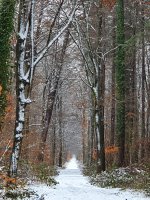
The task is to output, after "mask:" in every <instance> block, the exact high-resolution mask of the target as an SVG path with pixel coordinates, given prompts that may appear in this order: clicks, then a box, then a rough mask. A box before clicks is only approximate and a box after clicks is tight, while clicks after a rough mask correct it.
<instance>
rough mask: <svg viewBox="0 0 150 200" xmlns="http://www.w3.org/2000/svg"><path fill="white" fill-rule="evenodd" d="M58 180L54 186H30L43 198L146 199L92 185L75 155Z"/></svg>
mask: <svg viewBox="0 0 150 200" xmlns="http://www.w3.org/2000/svg"><path fill="white" fill-rule="evenodd" d="M56 180H57V181H58V182H59V184H57V185H56V186H54V187H48V186H46V185H33V186H32V187H31V188H32V189H33V190H34V191H36V192H37V194H38V195H39V196H41V195H43V196H44V199H45V200H114V199H115V200H148V199H149V198H146V197H144V196H143V195H142V194H139V193H134V192H132V191H129V190H128V191H121V190H119V189H105V188H99V187H96V186H93V185H91V184H90V183H89V181H88V178H87V177H84V176H83V175H82V173H81V171H80V169H79V167H78V163H77V160H76V158H75V157H73V158H72V159H71V160H70V162H68V163H67V164H66V168H65V169H64V170H61V171H60V174H59V176H57V177H56Z"/></svg>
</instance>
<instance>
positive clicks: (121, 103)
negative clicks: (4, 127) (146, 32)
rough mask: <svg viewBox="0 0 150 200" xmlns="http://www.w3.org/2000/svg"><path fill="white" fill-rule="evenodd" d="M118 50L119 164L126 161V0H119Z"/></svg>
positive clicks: (117, 124)
mask: <svg viewBox="0 0 150 200" xmlns="http://www.w3.org/2000/svg"><path fill="white" fill-rule="evenodd" d="M116 14H117V21H116V22H117V32H116V40H117V45H118V48H117V52H116V99H117V107H116V116H117V121H116V129H117V130H116V131H117V144H118V147H119V158H118V166H120V167H121V166H123V165H124V163H125V65H124V62H125V52H124V43H125V37H124V2H123V0H117V10H116Z"/></svg>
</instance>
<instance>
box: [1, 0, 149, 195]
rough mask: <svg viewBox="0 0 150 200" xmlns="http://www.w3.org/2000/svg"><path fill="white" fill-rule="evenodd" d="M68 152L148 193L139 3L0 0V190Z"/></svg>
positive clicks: (144, 12) (145, 54)
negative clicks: (125, 176) (123, 174)
mask: <svg viewBox="0 0 150 200" xmlns="http://www.w3.org/2000/svg"><path fill="white" fill-rule="evenodd" d="M73 155H75V156H76V158H77V159H78V160H79V161H80V162H81V163H82V165H83V173H84V174H86V175H88V176H92V175H93V174H94V177H99V178H93V180H92V181H95V182H96V183H97V182H98V181H100V180H99V179H101V178H100V177H101V174H103V173H104V172H105V171H106V172H107V171H111V170H114V169H120V168H122V169H128V170H130V172H132V173H134V172H133V168H134V169H135V168H136V169H139V170H143V171H145V173H146V177H144V178H143V177H142V178H141V176H140V178H139V179H140V181H141V182H143V181H144V183H145V186H139V187H144V189H145V187H146V190H147V191H148V190H150V1H149V0H55V1H54V0H0V188H3V187H6V188H7V187H10V188H12V187H14V185H15V186H16V185H23V184H26V182H27V180H28V179H30V180H38V181H39V180H40V181H41V182H44V181H46V182H49V184H55V183H56V181H55V179H53V178H52V177H51V178H49V176H54V175H56V174H57V173H58V172H57V169H58V168H62V167H63V166H64V164H65V163H66V162H67V161H69V160H70V158H71V157H72V156H73ZM130 175H131V174H130ZM140 181H138V182H140ZM102 184H103V183H102ZM141 184H142V183H141ZM127 185H128V183H127ZM139 185H140V184H139ZM138 189H139V188H138Z"/></svg>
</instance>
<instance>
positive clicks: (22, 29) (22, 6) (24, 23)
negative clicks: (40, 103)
mask: <svg viewBox="0 0 150 200" xmlns="http://www.w3.org/2000/svg"><path fill="white" fill-rule="evenodd" d="M63 3H64V1H62V2H61V4H63ZM76 8H77V4H76V3H75V4H74V6H73V8H72V11H71V14H70V15H69V16H68V18H67V21H66V22H65V23H64V24H63V25H62V27H61V28H60V30H58V32H57V33H56V34H54V35H53V37H51V28H50V31H49V37H48V38H47V42H46V44H45V45H44V46H43V47H42V49H40V51H39V52H37V54H36V55H35V52H34V49H35V43H34V42H35V41H34V28H35V24H34V15H35V1H34V0H27V1H24V0H20V1H19V16H18V34H17V35H18V38H17V51H16V59H17V66H16V68H17V84H16V96H17V107H16V124H15V130H14V142H13V150H12V154H11V159H10V168H9V176H11V177H16V176H17V170H18V161H19V156H20V151H21V143H22V139H23V134H22V132H23V128H24V123H25V108H26V106H27V104H29V103H31V99H30V94H27V93H26V87H31V86H32V81H33V72H34V69H35V66H36V65H37V64H38V63H39V61H40V60H41V59H42V58H43V57H44V55H45V54H46V53H47V51H48V50H49V48H50V47H51V46H52V45H53V44H54V42H55V41H56V40H57V39H58V38H59V37H60V36H61V34H62V33H63V32H64V31H65V30H66V29H67V27H68V26H69V24H70V23H71V21H72V19H73V16H74V14H75V11H76ZM56 17H57V16H56ZM54 21H55V19H54ZM27 37H30V41H31V49H30V57H29V58H28V59H27V60H25V54H26V46H27ZM26 62H29V63H30V64H28V65H27V66H28V67H26Z"/></svg>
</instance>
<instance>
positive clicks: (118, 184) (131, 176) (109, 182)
mask: <svg viewBox="0 0 150 200" xmlns="http://www.w3.org/2000/svg"><path fill="white" fill-rule="evenodd" d="M92 169H93V170H92ZM84 174H85V175H88V176H90V181H91V183H92V184H94V185H97V186H99V187H113V188H122V189H127V188H129V189H135V190H142V191H143V192H144V193H146V195H148V196H150V166H148V165H147V166H146V165H141V166H129V167H124V168H118V169H112V170H109V171H104V172H101V174H97V175H96V166H95V165H93V166H90V167H86V168H85V169H84Z"/></svg>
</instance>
